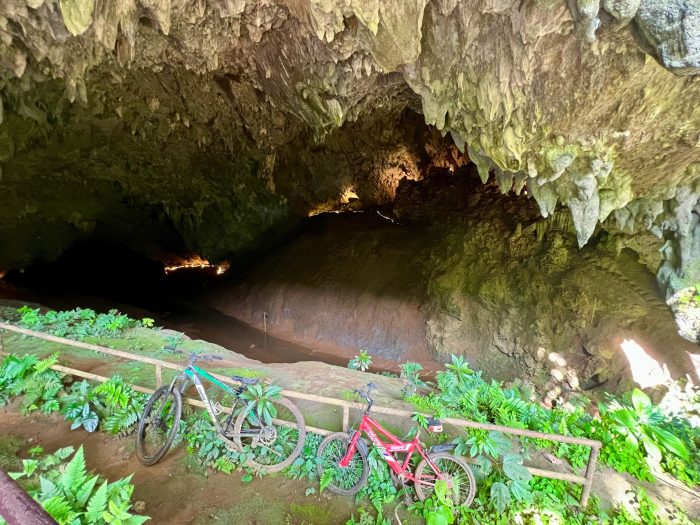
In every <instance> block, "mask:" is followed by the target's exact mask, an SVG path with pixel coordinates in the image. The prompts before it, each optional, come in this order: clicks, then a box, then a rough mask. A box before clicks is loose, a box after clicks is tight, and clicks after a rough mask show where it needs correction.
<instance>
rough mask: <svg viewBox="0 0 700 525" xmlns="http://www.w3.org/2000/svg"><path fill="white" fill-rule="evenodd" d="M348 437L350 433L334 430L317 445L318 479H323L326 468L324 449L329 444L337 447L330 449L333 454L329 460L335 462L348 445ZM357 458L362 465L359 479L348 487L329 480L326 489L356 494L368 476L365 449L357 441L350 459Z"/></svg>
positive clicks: (342, 493)
mask: <svg viewBox="0 0 700 525" xmlns="http://www.w3.org/2000/svg"><path fill="white" fill-rule="evenodd" d="M350 439H351V436H350V434H346V433H345V432H335V433H333V434H329V435H328V436H326V438H325V439H324V440H323V441H321V444H320V445H319V446H318V453H317V454H316V457H317V458H319V459H320V461H319V462H318V477H319V479H320V480H323V473H324V471H325V470H326V466H325V465H324V462H325V461H326V460H325V458H324V455H323V454H324V452H325V451H326V449H327V448H328V447H331V446H334V447H336V448H337V451H336V450H333V451H331V453H332V454H333V456H332V457H331V458H329V460H330V461H331V462H335V463H337V462H338V461H340V459H342V457H343V456H344V455H345V452H346V451H347V449H348V447H349V446H350ZM339 455H340V457H338V456H339ZM358 460H359V461H360V462H361V466H362V475H361V476H360V479H359V480H358V481H357V482H356V483H355V484H353V485H352V486H351V487H350V488H343V487H340V486H338V485H337V483H334V482H333V481H331V482H330V483H329V484H328V486H327V488H328V490H330V491H331V492H335V493H336V494H340V495H341V496H354V495H355V494H357V493H358V492H359V491H360V489H361V488H362V487H364V486H365V483H367V478H368V477H369V464H368V463H367V450H366V449H365V447H363V446H361V445H360V444H359V443H358V446H357V447H356V449H355V454H354V455H353V457H352V459H351V461H353V462H356V461H358ZM338 468H340V467H338ZM348 468H349V467H348Z"/></svg>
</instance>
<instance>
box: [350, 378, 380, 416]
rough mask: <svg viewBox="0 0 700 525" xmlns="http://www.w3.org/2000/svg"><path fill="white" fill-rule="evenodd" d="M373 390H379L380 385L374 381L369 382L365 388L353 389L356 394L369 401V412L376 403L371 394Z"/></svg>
mask: <svg viewBox="0 0 700 525" xmlns="http://www.w3.org/2000/svg"><path fill="white" fill-rule="evenodd" d="M372 390H379V387H378V386H377V385H375V384H374V383H367V385H366V386H365V387H364V388H362V389H359V390H353V392H354V393H355V394H357V395H358V396H360V397H361V398H362V399H364V400H365V401H367V412H369V411H370V409H371V408H372V405H373V404H374V399H372V396H371V394H372Z"/></svg>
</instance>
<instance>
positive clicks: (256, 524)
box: [0, 409, 356, 525]
mask: <svg viewBox="0 0 700 525" xmlns="http://www.w3.org/2000/svg"><path fill="white" fill-rule="evenodd" d="M0 422H1V425H0V428H1V430H0V441H8V440H9V441H11V442H12V441H14V442H16V443H20V442H21V443H23V444H22V445H20V452H19V455H20V456H24V457H27V456H26V451H27V449H28V448H29V447H31V446H34V445H36V444H40V445H41V446H42V447H44V449H45V450H46V451H47V452H53V451H54V450H56V449H58V448H60V447H65V446H68V445H72V446H74V447H76V448H77V447H79V446H80V445H83V447H84V449H85V457H86V461H87V465H88V468H90V469H92V470H93V471H94V472H96V473H99V474H101V475H102V476H104V477H106V478H107V479H109V480H111V481H114V480H116V479H119V478H122V477H124V476H128V475H130V474H133V475H134V477H133V483H134V485H135V487H136V488H135V490H134V496H133V499H132V501H134V502H135V501H143V502H144V503H145V511H144V512H143V513H144V514H147V515H149V516H151V518H152V521H151V522H149V523H154V524H161V523H162V524H166V523H167V524H169V525H186V524H199V523H222V524H229V523H230V524H241V525H243V524H250V525H272V524H278V523H279V524H285V525H333V524H340V523H345V521H346V520H347V519H348V518H349V517H350V515H351V514H352V512H353V511H355V510H356V507H355V504H354V500H352V499H351V498H342V497H336V496H333V495H330V494H323V495H319V494H318V486H317V484H316V483H311V482H305V481H299V480H293V479H290V478H287V477H285V476H282V475H277V476H267V477H264V478H256V479H254V480H253V481H252V482H251V483H248V484H245V483H242V482H241V473H240V472H234V473H233V474H231V475H226V474H223V473H219V472H209V473H208V475H207V476H204V475H202V474H198V473H192V472H189V471H188V468H187V463H188V462H187V454H186V452H185V448H184V446H180V447H178V448H176V449H174V450H173V451H171V452H170V453H169V454H168V455H166V457H165V458H164V459H163V460H162V461H161V462H160V463H158V464H157V465H154V466H153V467H143V466H142V465H141V464H140V463H139V462H138V460H137V458H136V455H135V453H134V445H133V439H132V438H124V439H117V438H112V437H110V436H108V435H106V434H104V433H99V432H96V433H94V434H90V433H87V432H85V431H83V430H75V431H71V430H70V425H69V424H68V423H67V422H65V421H64V420H63V418H62V417H59V416H53V417H46V416H41V415H37V416H33V417H32V416H30V417H27V416H22V415H20V414H19V413H18V412H16V411H14V410H13V409H5V410H1V411H0ZM12 436H15V437H18V438H20V439H12ZM310 487H313V488H315V489H316V491H315V492H316V493H314V494H310V495H308V496H306V495H305V494H306V490H307V489H308V488H310Z"/></svg>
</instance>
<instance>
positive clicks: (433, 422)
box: [428, 418, 442, 434]
mask: <svg viewBox="0 0 700 525" xmlns="http://www.w3.org/2000/svg"><path fill="white" fill-rule="evenodd" d="M428 431H429V432H432V433H433V434H439V433H440V432H442V421H440V420H439V419H433V418H430V419H428Z"/></svg>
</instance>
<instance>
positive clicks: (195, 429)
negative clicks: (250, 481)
mask: <svg viewBox="0 0 700 525" xmlns="http://www.w3.org/2000/svg"><path fill="white" fill-rule="evenodd" d="M184 428H185V429H186V430H185V431H184V433H183V438H184V440H185V441H186V442H187V452H188V453H189V454H192V455H194V456H195V458H197V459H198V460H199V462H200V463H201V464H203V465H204V466H206V467H211V468H214V469H216V470H219V471H221V472H225V473H227V474H230V473H231V472H233V470H234V469H235V468H238V466H240V465H241V464H242V463H244V462H245V459H246V456H245V454H242V453H240V452H237V451H233V450H229V449H227V448H226V445H225V444H224V442H223V441H221V439H219V435H218V434H217V432H216V429H215V428H214V426H213V425H212V423H211V421H210V420H209V419H208V418H206V419H205V418H204V417H203V416H202V415H201V414H198V415H193V416H191V417H190V418H188V419H187V422H186V424H185V425H184Z"/></svg>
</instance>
